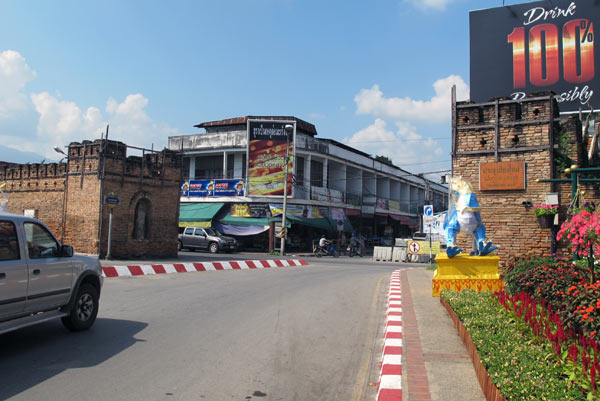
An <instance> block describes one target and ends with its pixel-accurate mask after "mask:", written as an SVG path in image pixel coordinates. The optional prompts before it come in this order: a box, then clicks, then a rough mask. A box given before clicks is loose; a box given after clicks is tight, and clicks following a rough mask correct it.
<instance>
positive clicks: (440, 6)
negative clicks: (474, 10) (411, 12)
mask: <svg viewBox="0 0 600 401" xmlns="http://www.w3.org/2000/svg"><path fill="white" fill-rule="evenodd" d="M452 1H453V0H406V2H407V3H409V4H412V5H413V6H415V7H416V8H418V9H420V10H425V11H427V10H435V11H443V10H445V9H446V7H447V6H448V4H450V3H452Z"/></svg>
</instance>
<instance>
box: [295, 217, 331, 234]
mask: <svg viewBox="0 0 600 401" xmlns="http://www.w3.org/2000/svg"><path fill="white" fill-rule="evenodd" d="M287 220H290V221H292V222H293V223H294V224H302V225H305V226H309V227H315V228H318V229H320V230H326V231H330V230H331V228H332V227H331V224H330V223H329V220H327V219H326V218H321V219H304V218H302V217H297V216H292V215H289V214H288V215H287Z"/></svg>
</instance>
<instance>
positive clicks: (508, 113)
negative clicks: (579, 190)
mask: <svg viewBox="0 0 600 401" xmlns="http://www.w3.org/2000/svg"><path fill="white" fill-rule="evenodd" d="M457 106H458V107H457V112H456V127H455V128H456V133H457V134H456V138H455V140H456V154H455V155H454V156H453V159H452V167H453V174H454V176H462V177H463V179H465V180H466V181H468V182H470V183H471V184H472V185H473V187H474V189H475V193H476V195H477V197H478V199H479V203H480V205H481V217H482V219H483V222H484V224H485V226H486V230H487V237H488V239H490V240H492V241H493V243H494V244H496V245H499V249H498V250H497V251H496V252H495V253H496V254H497V255H499V256H500V257H501V259H502V260H503V262H506V261H507V260H508V259H510V258H512V257H515V256H519V255H527V254H529V255H531V254H535V255H548V254H550V249H551V232H550V230H548V229H541V228H540V227H539V225H538V223H537V220H536V217H535V215H534V213H533V210H532V209H531V208H526V207H525V206H524V205H523V202H528V201H529V202H532V203H534V204H536V203H542V202H543V201H544V199H545V195H546V193H548V192H558V191H559V185H558V184H554V185H555V187H556V188H553V185H552V184H550V183H540V182H537V181H536V180H537V179H548V178H553V176H552V166H551V159H552V155H551V152H552V150H551V147H550V145H551V144H550V143H549V130H550V124H549V121H548V120H549V117H550V112H551V107H550V101H549V100H548V99H546V100H536V101H529V102H523V103H521V104H519V103H517V102H511V103H508V104H502V105H500V106H499V121H500V122H504V123H506V124H505V125H504V126H502V125H501V126H500V130H499V138H500V143H499V149H501V150H505V151H501V152H499V153H498V155H499V157H498V160H496V158H495V154H494V150H495V124H496V121H495V120H496V119H495V110H494V107H495V106H494V105H493V104H487V105H483V106H482V105H479V104H470V103H458V104H457ZM553 107H554V111H555V113H554V114H555V116H556V117H557V116H558V114H557V113H558V111H557V110H558V106H557V104H556V102H554V104H553ZM557 120H558V119H557ZM544 121H545V122H544ZM513 122H515V123H516V122H531V124H522V125H517V124H512V123H513ZM554 128H555V130H556V129H559V128H560V127H558V126H557V125H555V126H554ZM572 134H573V135H575V132H573V133H572ZM482 139H483V141H482ZM536 147H544V148H536ZM518 148H520V149H518ZM524 148H525V149H524ZM481 151H487V153H485V154H484V153H476V152H481ZM574 156H575V157H576V155H574ZM515 160H518V161H524V162H525V166H526V167H525V171H526V174H525V177H526V178H525V180H526V188H525V190H509V191H480V190H479V165H480V163H487V162H495V161H515ZM569 195H570V190H569ZM559 200H560V202H561V205H563V209H564V208H565V207H566V206H565V205H568V202H569V200H570V199H569V196H565V193H564V192H562V191H561V195H560V199H559ZM458 244H459V246H461V247H462V248H463V249H465V250H466V251H467V250H468V251H469V252H470V251H471V250H472V240H471V238H470V237H467V236H466V235H465V234H459V240H458ZM559 245H560V244H559Z"/></svg>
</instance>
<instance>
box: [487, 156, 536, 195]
mask: <svg viewBox="0 0 600 401" xmlns="http://www.w3.org/2000/svg"><path fill="white" fill-rule="evenodd" d="M515 189H525V162H524V161H523V160H516V161H508V162H492V163H480V164H479V190H480V191H505V190H515Z"/></svg>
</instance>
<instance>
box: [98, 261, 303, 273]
mask: <svg viewBox="0 0 600 401" xmlns="http://www.w3.org/2000/svg"><path fill="white" fill-rule="evenodd" d="M306 265H308V263H307V262H306V261H305V260H304V259H281V260H277V259H272V260H271V259H270V260H237V261H227V262H202V263H199V262H194V263H169V264H150V265H142V264H140V265H115V266H102V272H103V274H102V275H103V276H104V277H131V276H144V275H152V274H168V273H188V272H204V271H211V270H244V269H265V268H270V267H288V266H289V267H292V266H306Z"/></svg>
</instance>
